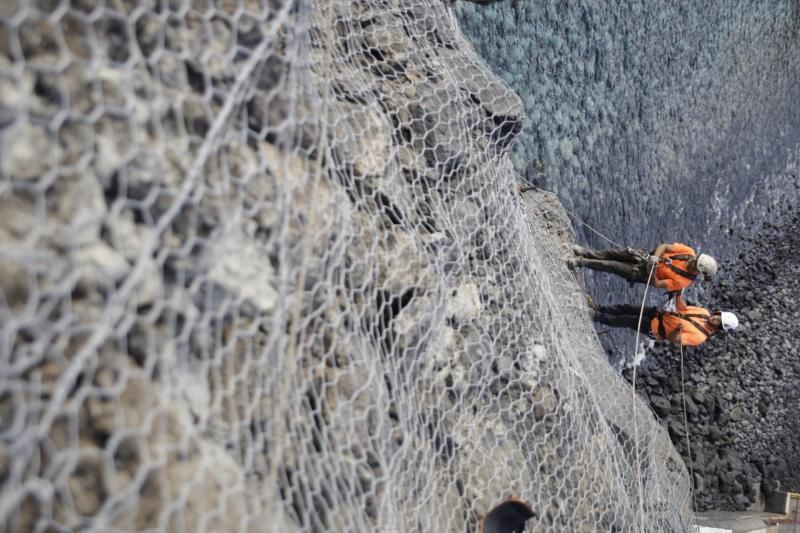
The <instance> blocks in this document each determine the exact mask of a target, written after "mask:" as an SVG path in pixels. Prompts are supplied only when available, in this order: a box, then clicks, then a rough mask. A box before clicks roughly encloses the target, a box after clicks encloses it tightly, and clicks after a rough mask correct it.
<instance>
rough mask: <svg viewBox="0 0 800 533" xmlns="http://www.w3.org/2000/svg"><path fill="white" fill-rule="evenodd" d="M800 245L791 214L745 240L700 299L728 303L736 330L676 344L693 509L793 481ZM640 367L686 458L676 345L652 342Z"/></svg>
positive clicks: (731, 502)
mask: <svg viewBox="0 0 800 533" xmlns="http://www.w3.org/2000/svg"><path fill="white" fill-rule="evenodd" d="M799 246H800V214H798V213H795V214H794V215H793V216H789V217H787V218H786V219H785V222H783V223H781V224H778V225H767V226H766V227H764V228H763V229H762V231H761V232H760V233H759V234H758V235H756V236H755V237H751V238H749V239H746V240H745V244H744V245H743V246H742V247H741V249H740V251H739V253H738V256H737V258H736V261H735V262H733V263H732V264H728V265H723V267H724V268H723V269H722V271H721V272H720V275H719V278H718V280H717V282H716V283H715V284H714V286H713V287H712V288H710V290H709V291H708V296H707V298H706V299H707V300H708V302H710V303H709V306H710V307H719V308H722V309H730V310H733V311H735V312H736V313H737V314H738V315H739V318H740V321H741V325H740V328H739V330H737V332H736V333H735V334H733V335H731V336H728V337H725V336H720V337H717V338H713V339H712V340H711V341H710V342H708V343H707V345H706V346H703V347H699V348H694V349H685V350H684V376H685V391H686V415H687V417H688V430H689V431H688V433H689V437H690V441H691V445H690V446H691V459H690V460H689V461H687V464H689V465H691V466H692V468H693V470H694V480H695V485H696V493H697V498H696V504H697V506H698V508H700V509H708V508H715V509H744V508H746V507H747V506H749V505H751V504H752V503H753V502H755V501H756V500H757V498H759V497H760V496H762V495H764V494H769V493H770V492H771V491H773V490H776V489H782V490H795V491H797V490H798V489H800V343H798V340H797V337H796V335H795V332H796V331H797V326H796V324H797V323H798V321H800V308H798V298H800V289H798V286H797V281H798V277H800V258H799V257H798V253H797V250H798V247H799ZM639 376H640V377H637V382H638V383H639V384H640V386H641V390H640V394H641V395H642V396H644V397H645V398H647V399H649V401H650V405H651V407H652V408H653V410H654V411H655V412H656V413H657V414H658V416H660V417H661V420H662V422H663V424H664V425H665V427H667V428H668V429H669V433H670V436H671V438H672V440H673V443H674V444H675V446H676V448H677V449H678V450H679V451H680V452H681V453H682V455H683V456H684V459H688V457H687V449H686V432H685V431H684V426H683V408H682V401H681V382H680V376H681V369H680V350H679V349H678V348H677V347H668V346H658V347H656V349H655V350H654V352H653V353H652V354H650V355H649V356H648V358H647V360H646V361H645V363H644V364H643V367H642V368H641V369H640V373H639ZM759 485H760V491H761V493H762V494H759Z"/></svg>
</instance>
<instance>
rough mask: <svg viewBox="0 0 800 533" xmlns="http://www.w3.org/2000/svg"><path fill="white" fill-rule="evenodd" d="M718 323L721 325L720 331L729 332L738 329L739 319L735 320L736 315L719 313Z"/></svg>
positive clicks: (725, 312)
mask: <svg viewBox="0 0 800 533" xmlns="http://www.w3.org/2000/svg"><path fill="white" fill-rule="evenodd" d="M719 321H720V324H721V325H722V329H723V330H724V331H726V332H731V331H733V330H735V329H736V328H738V327H739V319H738V318H736V315H734V314H733V313H729V312H728V311H722V312H720V314H719Z"/></svg>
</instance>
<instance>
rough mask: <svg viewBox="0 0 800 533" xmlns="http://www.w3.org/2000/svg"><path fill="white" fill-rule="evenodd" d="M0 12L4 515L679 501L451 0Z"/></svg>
mask: <svg viewBox="0 0 800 533" xmlns="http://www.w3.org/2000/svg"><path fill="white" fill-rule="evenodd" d="M2 9H3V11H2V12H0V15H2V17H3V21H2V22H3V24H2V25H0V73H1V74H2V77H3V78H2V79H3V80H5V81H3V83H2V85H0V111H1V112H0V116H2V117H3V122H2V130H0V154H2V172H3V186H2V188H1V189H0V243H2V247H1V249H2V254H0V273H2V274H3V275H2V276H1V278H2V285H1V286H0V289H2V296H3V299H2V300H0V302H2V304H1V305H0V318H1V320H0V324H2V325H1V326H0V328H2V329H0V338H2V348H0V350H1V351H0V355H1V356H2V364H3V367H2V368H3V373H2V376H3V379H2V391H1V392H0V413H2V418H0V421H1V422H0V458H2V460H0V480H2V491H0V518H2V520H0V523H4V524H6V526H5V528H6V529H7V530H9V531H29V530H36V529H38V530H44V529H47V528H48V527H53V528H56V527H59V528H65V529H83V528H88V529H95V530H107V529H113V528H116V529H123V530H142V529H152V530H161V531H202V530H206V531H231V530H239V531H263V530H268V531H353V530H360V531H374V530H384V529H391V530H401V531H416V530H419V531H450V530H472V529H474V528H475V526H476V524H477V521H478V520H479V518H480V516H481V515H482V514H483V513H485V512H486V511H487V510H488V509H489V508H490V507H491V506H492V505H493V504H494V503H497V502H498V501H500V500H501V499H503V498H505V497H507V496H509V495H517V496H519V497H522V498H525V499H527V500H529V501H530V502H531V503H532V505H533V507H534V509H535V511H536V513H537V517H536V518H535V524H534V525H533V527H534V529H542V528H553V529H558V530H565V529H571V530H581V531H592V530H595V529H597V528H600V529H604V530H613V529H628V528H636V527H639V526H641V522H642V521H643V520H645V519H646V520H647V522H648V524H649V525H650V526H651V529H663V530H673V529H674V527H675V526H676V524H678V523H681V522H683V523H685V522H686V521H687V519H688V513H689V510H688V508H687V498H686V496H687V494H686V493H687V483H686V473H685V471H684V470H683V468H682V467H681V466H680V464H679V463H678V462H676V461H675V458H674V456H675V454H674V451H673V450H672V449H671V447H670V446H669V444H668V441H667V439H666V438H665V436H664V433H663V431H661V430H659V428H658V427H657V425H655V423H654V421H653V419H652V415H651V414H650V413H649V411H647V410H646V408H645V407H644V405H643V404H641V403H640V402H638V400H636V399H635V397H633V396H630V397H629V398H626V397H625V391H626V390H628V389H626V388H625V387H624V386H623V384H622V381H621V380H620V379H619V378H618V377H617V376H615V375H614V374H613V373H612V372H611V371H610V369H609V368H608V366H607V365H606V364H605V361H604V356H603V354H602V351H601V350H600V348H599V345H598V344H597V340H596V338H595V337H594V336H593V333H592V329H591V325H590V324H589V322H588V317H587V316H586V314H585V313H586V310H585V306H584V305H583V303H582V297H581V295H580V290H579V289H578V286H577V285H576V284H575V282H574V280H572V279H571V277H570V275H569V274H568V273H567V271H566V270H565V268H564V266H563V264H562V261H561V254H562V252H563V250H564V248H565V247H567V246H568V245H569V242H570V240H571V231H570V230H569V227H568V225H566V222H565V219H564V214H563V212H560V211H559V209H560V206H558V205H557V203H554V202H553V200H552V199H551V198H547V197H546V196H545V197H541V198H540V199H539V200H535V201H533V203H531V199H532V198H538V196H535V195H534V196H531V195H529V196H528V197H527V199H526V200H524V201H523V200H522V199H521V198H520V196H519V195H518V194H517V191H516V186H517V180H516V176H515V175H514V173H513V171H512V170H511V166H510V163H509V161H508V160H507V157H506V152H507V150H508V147H509V145H510V143H511V142H512V141H513V139H514V137H515V135H517V133H518V132H519V129H520V121H521V105H520V102H519V99H518V98H517V97H516V95H514V94H513V93H512V92H511V91H510V90H509V89H508V88H507V87H506V86H505V85H504V84H503V83H501V82H500V81H499V80H497V79H496V78H495V77H494V76H492V74H491V73H490V72H488V71H487V70H486V69H485V68H484V66H483V65H482V64H481V63H480V62H479V61H478V60H477V59H476V57H475V55H474V52H473V51H472V49H471V47H470V46H469V44H468V43H466V42H465V41H464V40H463V38H462V36H461V34H460V33H459V31H458V28H457V25H456V24H455V19H454V17H453V14H452V12H451V11H449V10H448V8H447V6H446V5H445V4H444V3H432V4H430V3H423V2H414V1H411V0H381V1H378V0H376V1H374V2H370V3H363V2H344V1H343V2H335V3H330V4H328V3H311V2H285V3H284V2H279V1H273V2H268V3H267V4H262V3H257V2H250V1H245V2H242V3H228V2H221V3H218V4H215V5H213V6H212V5H210V4H206V3H203V2H192V3H182V2H169V3H165V4H150V3H148V2H141V3H135V2H133V3H131V2H116V1H113V2H105V3H103V4H98V5H95V4H94V3H92V2H91V1H90V0H85V1H81V2H75V3H72V4H70V5H69V6H66V5H60V4H55V3H52V4H50V3H44V4H42V3H37V4H36V5H30V4H27V3H19V4H11V5H8V4H4V6H3V8H2Z"/></svg>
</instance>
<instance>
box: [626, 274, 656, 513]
mask: <svg viewBox="0 0 800 533" xmlns="http://www.w3.org/2000/svg"><path fill="white" fill-rule="evenodd" d="M655 269H656V265H653V266H651V267H650V275H649V276H647V285H645V287H644V296H643V297H642V305H641V306H639V322H638V323H637V324H636V342H635V343H634V345H633V360H634V361H636V350H637V349H638V348H639V334H640V333H641V329H642V316H643V315H644V303H645V301H646V300H647V289H648V288H650V280H651V279H653V272H654V271H655ZM636 368H637V365H636V364H634V365H633V379H632V383H631V405H632V406H633V442H634V446H635V450H636V484H637V486H638V489H639V517H640V519H641V524H642V525H643V524H644V489H643V487H642V470H641V469H642V467H641V462H640V460H639V423H638V419H637V418H636Z"/></svg>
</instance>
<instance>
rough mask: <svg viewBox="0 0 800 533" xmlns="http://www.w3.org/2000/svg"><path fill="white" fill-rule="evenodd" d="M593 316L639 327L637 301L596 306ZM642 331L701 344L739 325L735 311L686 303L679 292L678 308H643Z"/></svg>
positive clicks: (685, 343) (658, 337) (614, 324)
mask: <svg viewBox="0 0 800 533" xmlns="http://www.w3.org/2000/svg"><path fill="white" fill-rule="evenodd" d="M594 308H595V313H594V317H593V318H594V320H595V321H596V322H600V323H601V324H605V325H607V326H611V327H624V328H629V329H632V330H634V331H635V330H636V329H637V327H639V311H640V308H639V306H638V305H625V304H623V305H605V306H594ZM641 314H642V320H641V327H640V329H639V331H640V332H641V333H644V334H646V335H649V336H650V337H652V338H653V339H656V340H666V341H669V342H671V343H673V344H681V345H683V346H698V345H700V344H703V343H704V342H706V341H707V340H708V339H709V338H711V336H712V335H714V334H715V333H718V332H723V331H724V332H726V333H729V332H731V331H733V330H735V329H736V328H737V327H738V326H739V319H738V318H737V317H736V315H735V314H733V313H731V312H727V311H714V312H710V311H709V310H708V309H705V308H703V307H694V306H690V305H686V302H684V300H683V297H682V296H681V294H680V293H678V294H677V295H676V297H675V311H666V310H661V309H658V308H657V307H653V306H647V307H644V308H643V309H642V313H641Z"/></svg>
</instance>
